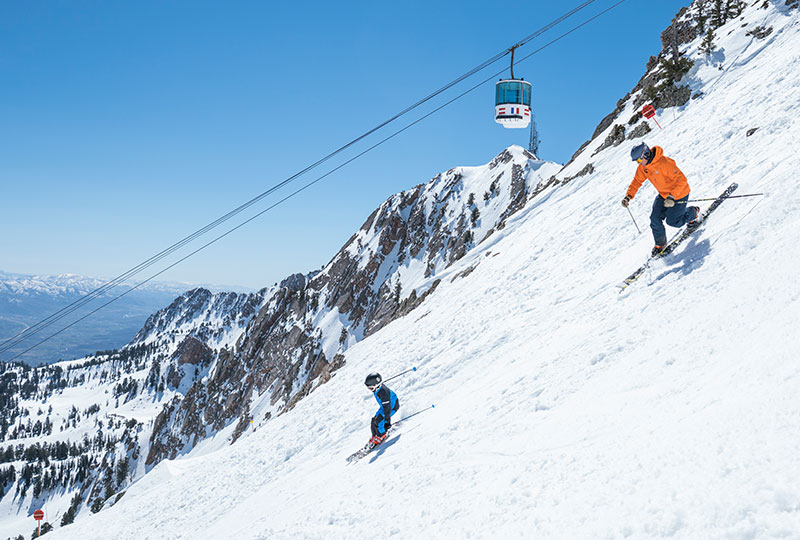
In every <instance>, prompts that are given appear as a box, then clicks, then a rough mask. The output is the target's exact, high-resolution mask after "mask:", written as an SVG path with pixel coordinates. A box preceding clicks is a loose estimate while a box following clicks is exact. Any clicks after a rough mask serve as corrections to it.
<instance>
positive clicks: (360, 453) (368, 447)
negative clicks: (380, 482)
mask: <svg viewBox="0 0 800 540" xmlns="http://www.w3.org/2000/svg"><path fill="white" fill-rule="evenodd" d="M415 371H416V368H415ZM434 407H436V405H435V404H434V405H431V406H430V407H425V408H424V409H422V410H420V411H417V412H415V413H413V414H409V415H408V416H404V417H403V418H401V419H400V420H397V421H396V422H392V426H391V427H390V428H389V429H387V430H386V433H387V436H386V439H385V440H384V441H383V442H382V443H381V444H372V443H371V442H368V443H367V444H365V445H364V446H363V448H361V449H360V450H357V451H355V452H353V453H352V454H350V455H349V456H347V463H353V462H356V461H358V460H359V459H361V458H363V457H364V456H366V455H367V454H369V453H370V452H372V450H374V449H375V448H378V447H380V446H382V445H385V444H386V443H387V441H389V440H390V439H391V438H392V437H393V436H394V434H395V433H397V431H398V430H399V427H400V424H401V423H402V422H404V421H405V420H408V419H409V418H411V417H413V416H417V415H418V414H422V413H424V412H425V411H429V410H431V409H433V408H434Z"/></svg>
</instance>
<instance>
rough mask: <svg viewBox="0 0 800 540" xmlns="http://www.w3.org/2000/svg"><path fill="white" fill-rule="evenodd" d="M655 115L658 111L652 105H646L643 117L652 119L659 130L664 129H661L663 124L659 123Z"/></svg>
mask: <svg viewBox="0 0 800 540" xmlns="http://www.w3.org/2000/svg"><path fill="white" fill-rule="evenodd" d="M655 115H656V110H655V108H654V107H653V106H652V105H645V106H644V108H643V109H642V116H644V117H645V118H647V119H648V120H650V119H651V118H652V119H653V122H655V123H656V125H657V126H658V129H664V128H662V127H661V124H659V123H658V120H656V119H655V118H654V116H655Z"/></svg>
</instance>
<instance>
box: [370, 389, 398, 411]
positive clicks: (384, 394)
mask: <svg viewBox="0 0 800 540" xmlns="http://www.w3.org/2000/svg"><path fill="white" fill-rule="evenodd" d="M375 399H376V400H377V402H378V404H379V405H380V408H379V409H378V412H377V413H375V416H378V415H383V417H384V418H391V416H392V413H394V412H395V411H397V409H399V408H400V400H398V399H397V394H395V393H394V392H393V391H391V390H390V389H389V388H388V387H387V386H386V385H385V384H382V385H381V387H380V388H378V391H377V392H375Z"/></svg>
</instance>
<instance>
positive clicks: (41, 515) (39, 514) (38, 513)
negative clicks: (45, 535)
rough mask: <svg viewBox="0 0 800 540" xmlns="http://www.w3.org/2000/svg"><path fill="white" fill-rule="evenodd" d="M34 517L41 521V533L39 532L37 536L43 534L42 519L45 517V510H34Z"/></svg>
mask: <svg viewBox="0 0 800 540" xmlns="http://www.w3.org/2000/svg"><path fill="white" fill-rule="evenodd" d="M33 519H35V520H36V521H37V522H38V523H39V534H37V535H36V536H37V537H39V536H42V520H43V519H44V511H43V510H37V511H36V512H34V513H33Z"/></svg>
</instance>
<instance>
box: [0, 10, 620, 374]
mask: <svg viewBox="0 0 800 540" xmlns="http://www.w3.org/2000/svg"><path fill="white" fill-rule="evenodd" d="M625 1H626V0H619V1H618V2H617V3H615V4H613V5H612V6H610V7H609V8H607V9H605V10H603V11H601V12H599V13H597V14H596V15H594V16H593V17H591V18H589V19H587V20H586V21H584V22H583V23H581V24H579V25H577V26H575V27H574V28H572V29H571V30H569V31H567V32H565V33H563V34H561V35H560V36H559V37H557V38H555V39H553V40H551V41H550V42H548V43H546V44H545V45H543V46H541V47H539V48H538V49H536V50H535V51H533V52H531V53H530V54H528V55H526V56H525V57H523V58H522V59H521V60H520V62H523V61H525V60H527V59H528V58H530V57H531V56H533V55H535V54H537V53H538V52H540V51H542V50H544V49H546V48H547V47H549V46H550V45H553V44H554V43H556V42H558V41H560V40H561V39H563V38H565V37H566V36H568V35H570V34H572V33H573V32H575V31H577V30H579V29H580V28H582V27H584V26H586V25H587V24H589V23H590V22H592V21H593V20H595V19H597V18H598V17H600V16H602V15H604V14H605V13H607V12H609V11H611V10H612V9H614V8H615V7H617V6H618V5H620V4H622V3H623V2H625ZM507 70H508V68H506V69H503V70H502V71H499V72H497V73H495V74H493V75H492V76H490V77H489V78H487V79H484V80H482V81H480V82H479V83H478V84H476V85H474V86H472V87H471V88H469V89H467V90H466V91H464V92H462V93H461V94H459V95H457V96H456V97H454V98H452V99H450V100H449V101H447V102H446V103H444V104H442V105H440V106H438V107H436V108H435V109H433V110H431V111H430V112H428V113H426V114H425V115H423V116H421V117H420V118H418V119H416V120H414V121H413V122H411V123H409V124H408V125H406V126H405V127H403V128H401V129H399V130H397V131H395V132H394V133H392V134H391V135H389V136H387V137H385V138H384V139H382V140H380V141H378V142H377V143H375V144H373V145H372V146H370V147H369V148H367V149H365V150H363V151H361V152H360V153H358V154H356V155H355V156H353V157H351V158H349V159H348V160H346V161H344V162H343V163H341V164H339V165H337V166H336V167H334V168H333V169H331V170H329V171H328V172H326V173H325V174H323V175H321V176H319V177H318V178H316V179H315V180H312V181H311V182H308V183H307V184H305V185H304V186H303V187H301V188H299V189H297V190H296V191H294V192H292V193H290V194H289V195H287V196H285V197H284V198H282V199H280V200H279V201H277V202H275V203H273V204H272V205H270V206H269V207H267V208H265V209H263V210H261V211H259V212H258V213H256V214H255V215H253V216H251V217H250V218H248V219H247V220H245V221H243V222H242V223H240V224H238V225H236V226H235V227H233V228H231V229H229V230H227V231H226V232H224V233H223V234H221V235H219V236H217V237H216V238H214V239H213V240H210V241H209V242H207V243H206V244H204V245H202V246H200V247H199V248H197V249H195V250H194V251H192V252H191V253H188V254H187V255H185V256H183V257H182V258H180V259H179V260H177V261H175V262H174V263H172V264H170V265H169V266H167V267H166V268H164V269H162V270H160V271H158V272H157V273H155V274H153V275H152V276H150V277H149V278H147V279H145V280H143V281H142V282H140V283H138V284H137V285H135V286H133V287H131V288H130V289H129V290H127V291H125V292H123V293H122V294H120V295H118V296H116V297H114V298H112V299H111V300H109V301H108V302H106V303H105V304H103V305H101V306H99V307H97V308H96V309H94V310H93V311H91V312H89V313H87V314H86V315H84V316H82V317H81V318H79V319H77V320H75V321H73V322H71V323H70V324H69V325H67V326H65V327H64V328H62V329H60V330H58V331H57V332H55V333H53V334H51V335H49V336H48V337H46V338H44V339H43V340H41V341H39V342H38V343H36V344H35V345H33V346H31V347H29V348H28V349H26V350H24V351H22V352H20V353H18V354H17V355H16V356H14V357H13V358H11V359H10V360H9V362H10V361H14V360H15V359H17V358H19V357H21V356H22V355H24V354H26V353H28V352H30V351H31V350H33V349H35V348H36V347H38V346H39V345H41V344H43V343H45V342H47V341H48V340H50V339H52V338H54V337H56V336H57V335H59V334H61V333H62V332H64V331H65V330H67V329H69V328H70V327H72V326H74V325H76V324H78V323H79V322H81V321H83V320H84V319H86V318H88V317H90V316H91V315H93V314H95V313H97V312H98V311H100V310H101V309H103V308H105V307H106V306H108V305H109V304H111V303H113V302H115V301H117V300H118V299H120V298H122V297H123V296H125V295H127V294H128V293H130V292H133V291H134V290H136V289H138V288H139V287H141V286H142V285H144V284H146V283H148V282H150V281H152V280H153V279H155V278H157V277H158V276H160V275H161V274H163V273H165V272H167V271H168V270H170V269H172V268H174V267H175V266H177V265H178V264H180V263H182V262H183V261H185V260H186V259H188V258H190V257H192V256H194V255H195V254H197V253H198V252H200V251H202V250H204V249H205V248H207V247H209V246H211V245H212V244H214V243H216V242H218V241H219V240H222V239H223V238H225V237H226V236H228V235H230V234H231V233H233V232H234V231H236V230H238V229H240V228H242V227H244V226H245V225H247V224H248V223H250V222H251V221H253V220H255V219H257V218H259V217H260V216H262V215H263V214H265V213H267V212H268V211H270V210H272V209H273V208H275V207H276V206H278V205H280V204H283V203H284V202H286V201H288V200H289V199H291V198H293V197H295V196H296V195H298V194H300V193H301V192H303V191H305V190H306V189H308V188H310V187H311V186H313V185H314V184H316V183H318V182H320V181H321V180H323V179H324V178H326V177H328V176H330V175H331V174H333V173H334V172H336V171H338V170H339V169H341V168H343V167H345V166H346V165H348V164H350V163H352V162H353V161H355V160H356V159H359V158H360V157H362V156H363V155H364V154H367V153H368V152H371V151H372V150H374V149H375V148H377V147H379V146H381V145H382V144H384V143H386V142H388V141H389V140H391V139H393V138H394V137H396V136H397V135H400V134H401V133H403V132H404V131H406V130H408V129H410V128H411V127H413V126H415V125H417V124H419V123H420V122H422V121H423V120H425V119H426V118H428V117H430V116H432V115H433V114H435V113H437V112H439V111H440V110H442V109H443V108H445V107H447V106H448V105H450V104H452V103H453V102H455V101H457V100H459V99H461V98H462V97H464V96H466V95H467V94H469V93H471V92H473V91H474V90H476V89H478V88H479V87H481V86H483V85H484V84H486V83H487V82H489V81H491V80H493V79H495V78H496V77H497V76H499V75H501V74H503V73H504V72H505V71H507ZM4 350H7V349H4ZM4 350H0V352H4Z"/></svg>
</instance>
